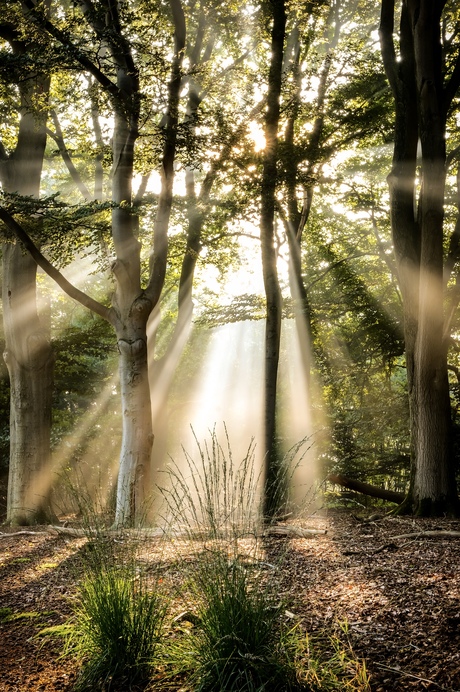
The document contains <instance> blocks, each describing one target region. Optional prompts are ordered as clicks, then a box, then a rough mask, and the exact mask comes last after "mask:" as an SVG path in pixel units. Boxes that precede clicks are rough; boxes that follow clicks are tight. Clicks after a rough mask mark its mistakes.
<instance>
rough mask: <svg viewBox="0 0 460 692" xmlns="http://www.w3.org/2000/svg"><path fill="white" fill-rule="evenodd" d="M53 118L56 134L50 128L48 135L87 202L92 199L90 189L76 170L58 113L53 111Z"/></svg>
mask: <svg viewBox="0 0 460 692" xmlns="http://www.w3.org/2000/svg"><path fill="white" fill-rule="evenodd" d="M51 117H52V119H53V123H54V127H55V130H56V131H55V132H53V131H52V130H50V129H49V128H46V133H47V135H49V136H50V137H51V139H53V140H54V141H55V142H56V144H57V146H58V149H59V153H60V154H61V157H62V160H63V161H64V163H65V165H66V166H67V170H68V171H69V173H70V177H71V178H72V180H73V181H74V183H75V185H76V186H77V187H78V189H79V190H80V192H81V194H82V195H83V197H84V198H85V199H87V200H89V199H92V195H91V193H90V191H89V190H88V188H87V187H86V185H85V183H84V182H83V180H82V179H81V175H80V173H79V172H78V171H77V169H76V168H75V166H74V164H73V161H72V158H71V156H70V154H69V150H68V149H67V147H66V145H65V142H64V137H63V134H62V129H61V125H60V123H59V119H58V117H57V113H56V112H55V111H51Z"/></svg>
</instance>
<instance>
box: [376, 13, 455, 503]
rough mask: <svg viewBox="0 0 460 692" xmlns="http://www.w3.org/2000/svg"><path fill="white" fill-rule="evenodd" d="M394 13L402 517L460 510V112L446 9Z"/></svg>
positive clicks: (387, 24)
mask: <svg viewBox="0 0 460 692" xmlns="http://www.w3.org/2000/svg"><path fill="white" fill-rule="evenodd" d="M399 12H400V19H399V51H398V49H397V47H396V45H395V42H394V38H393V37H394V33H395V31H396V27H395V22H396V18H395V3H394V2H393V1H392V0H383V1H382V4H381V22H380V41H381V50H382V56H383V62H384V65H385V70H386V74H387V77H388V81H389V83H390V86H391V90H392V92H393V97H394V106H395V134H394V155H393V165H392V169H391V172H390V174H389V176H388V184H389V190H390V207H391V226H392V233H393V243H394V252H395V257H396V263H397V271H398V280H399V285H400V289H401V295H402V298H403V306H404V338H405V351H406V367H407V380H408V391H409V402H410V428H411V455H412V460H411V466H412V468H411V482H410V488H409V493H408V496H407V499H406V500H405V502H404V503H403V505H402V507H401V511H409V512H414V513H416V514H420V515H440V516H442V515H443V514H445V513H446V512H448V513H457V512H458V498H457V492H456V484H455V472H454V463H453V450H452V434H451V433H452V430H451V411H450V400H449V382H448V370H447V350H448V345H449V337H450V329H451V319H452V315H453V313H454V312H455V309H456V307H457V305H458V300H459V296H458V290H452V288H451V287H450V286H448V283H451V280H452V277H455V273H456V271H458V268H457V261H458V257H459V236H458V220H457V225H456V227H455V230H454V232H453V233H452V235H451V237H450V241H449V250H448V253H447V255H446V261H445V253H444V243H445V236H446V234H447V232H448V228H447V227H446V223H445V211H444V207H445V204H446V175H447V174H448V172H449V170H450V167H451V166H452V165H453V164H454V163H455V162H457V161H458V149H457V148H456V147H454V149H452V148H451V149H450V151H449V152H448V151H447V148H448V147H450V146H451V145H450V142H451V136H450V122H451V119H452V117H453V116H454V114H455V113H456V112H457V110H458V89H459V86H460V47H459V44H458V32H459V28H460V25H459V20H458V12H457V7H456V4H455V3H451V2H436V0H405V1H404V2H402V3H401V4H400V6H399ZM445 270H447V271H446V272H445ZM446 296H447V299H448V302H449V303H450V309H449V313H448V314H447V315H446V311H445V300H446ZM449 296H450V297H449Z"/></svg>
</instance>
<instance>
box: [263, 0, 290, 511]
mask: <svg viewBox="0 0 460 692" xmlns="http://www.w3.org/2000/svg"><path fill="white" fill-rule="evenodd" d="M268 7H269V8H270V19H271V20H272V28H271V59H270V69H269V75H268V93H267V109H266V113H265V141H266V144H265V152H264V156H263V171H262V180H261V208H260V241H261V242H260V244H261V250H262V270H263V277H264V286H265V295H266V310H267V316H266V327H265V366H264V367H265V377H264V384H265V394H264V451H265V458H266V461H265V506H264V514H265V515H266V516H272V515H273V514H274V513H275V512H276V510H277V509H278V507H276V501H275V502H274V497H273V494H274V489H275V488H276V485H277V480H278V478H277V477H278V475H279V469H278V463H279V462H278V449H277V444H276V443H277V440H276V393H277V379H278V363H279V353H280V338H281V310H282V299H281V290H280V287H279V281H278V272H277V266H276V259H277V258H276V250H275V244H274V218H275V192H276V182H277V161H278V147H277V144H278V127H279V119H280V96H281V83H282V71H283V55H284V38H285V32H286V8H285V3H284V0H271V1H270V2H269V3H268Z"/></svg>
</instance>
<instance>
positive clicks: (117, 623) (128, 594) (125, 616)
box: [67, 563, 165, 690]
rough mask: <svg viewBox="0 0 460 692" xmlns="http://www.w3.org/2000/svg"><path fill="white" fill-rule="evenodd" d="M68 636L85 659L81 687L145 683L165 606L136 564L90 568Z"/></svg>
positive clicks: (69, 649) (72, 648) (69, 648)
mask: <svg viewBox="0 0 460 692" xmlns="http://www.w3.org/2000/svg"><path fill="white" fill-rule="evenodd" d="M74 617H75V623H74V626H73V628H72V629H71V630H70V633H69V635H68V641H67V653H70V652H72V653H73V654H74V655H75V656H76V657H77V658H78V660H80V661H81V662H82V669H81V672H80V675H79V678H78V682H77V685H76V689H78V690H94V689H107V690H109V689H113V688H114V687H116V686H117V685H120V684H123V685H125V689H129V688H130V686H131V685H132V684H135V683H145V682H146V681H147V680H148V679H149V677H150V675H151V672H152V669H153V666H154V664H155V657H156V654H157V650H158V645H159V642H160V640H161V637H162V627H163V622H164V617H165V606H164V603H163V601H162V600H161V598H160V597H159V596H158V595H157V594H155V593H151V592H149V591H148V590H147V589H146V587H145V584H144V583H143V582H142V580H139V579H137V578H136V574H135V573H134V572H133V570H132V569H129V568H126V567H124V568H123V567H119V566H116V565H113V564H110V563H109V564H108V565H106V566H103V565H100V568H99V569H98V570H96V571H91V572H89V573H88V574H87V575H86V576H85V578H84V580H83V582H82V584H81V585H80V588H79V594H78V600H77V604H76V606H75V614H74Z"/></svg>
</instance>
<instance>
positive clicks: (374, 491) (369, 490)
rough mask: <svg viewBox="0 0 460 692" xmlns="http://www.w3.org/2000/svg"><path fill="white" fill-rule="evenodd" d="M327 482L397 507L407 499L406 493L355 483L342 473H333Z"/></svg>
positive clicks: (359, 482)
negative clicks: (392, 503) (385, 501)
mask: <svg viewBox="0 0 460 692" xmlns="http://www.w3.org/2000/svg"><path fill="white" fill-rule="evenodd" d="M327 480H328V481H329V482H330V483H334V484H335V485H341V486H342V487H343V488H348V490H355V491H356V492H357V493H362V494H363V495H369V496H370V497H377V498H379V499H380V500H387V501H388V502H394V503H396V504H397V505H399V504H401V502H402V501H403V500H404V498H405V497H406V496H405V494H404V493H398V492H396V491H395V490H386V489H385V488H379V487H378V486H376V485H371V484H370V483H362V482H361V481H355V480H353V478H348V476H343V475H342V474H341V473H331V474H329V476H328V477H327Z"/></svg>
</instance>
